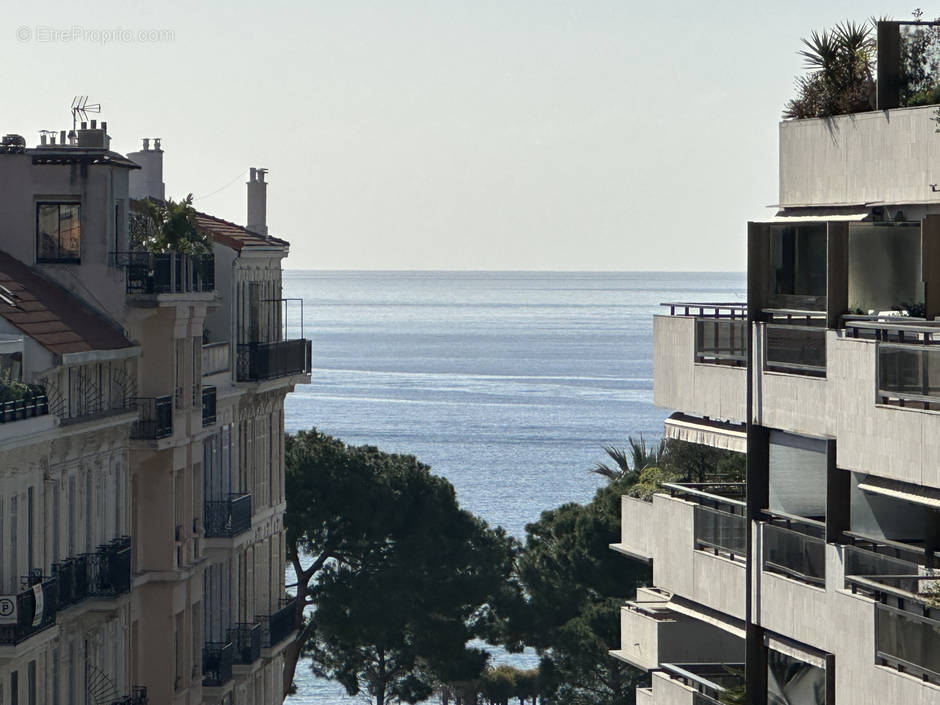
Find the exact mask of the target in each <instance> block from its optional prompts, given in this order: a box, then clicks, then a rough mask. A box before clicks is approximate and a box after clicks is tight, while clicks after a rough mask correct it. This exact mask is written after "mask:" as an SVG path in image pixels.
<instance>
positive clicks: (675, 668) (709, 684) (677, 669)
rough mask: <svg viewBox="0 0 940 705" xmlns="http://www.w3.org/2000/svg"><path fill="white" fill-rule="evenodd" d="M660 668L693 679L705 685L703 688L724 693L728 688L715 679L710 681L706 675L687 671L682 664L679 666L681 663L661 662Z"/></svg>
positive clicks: (694, 681)
mask: <svg viewBox="0 0 940 705" xmlns="http://www.w3.org/2000/svg"><path fill="white" fill-rule="evenodd" d="M660 668H662V670H664V671H666V672H667V673H672V674H675V675H677V676H679V677H680V678H684V679H687V680H690V681H692V682H693V683H696V684H698V685H700V686H701V687H703V688H707V689H709V690H713V691H715V692H717V693H723V692H725V690H727V689H726V688H724V687H723V686H720V685H718V684H717V683H715V682H713V681H710V680H708V679H707V678H704V677H702V676H700V675H698V674H695V673H692V672H691V671H687V670H685V669H684V668H682V667H681V666H679V665H677V664H674V663H663V664H660Z"/></svg>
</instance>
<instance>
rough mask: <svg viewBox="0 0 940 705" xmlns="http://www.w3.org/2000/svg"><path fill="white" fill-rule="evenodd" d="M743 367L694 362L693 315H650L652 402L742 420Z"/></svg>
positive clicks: (744, 392)
mask: <svg viewBox="0 0 940 705" xmlns="http://www.w3.org/2000/svg"><path fill="white" fill-rule="evenodd" d="M746 392H747V373H746V371H745V369H744V368H743V367H730V366H728V365H711V364H699V363H696V362H695V318H694V317H693V316H654V317H653V402H654V403H655V404H656V406H659V407H662V408H664V409H675V410H677V411H683V412H685V413H687V414H692V415H695V416H707V417H709V418H712V419H717V420H724V421H744V419H745V418H747V407H746Z"/></svg>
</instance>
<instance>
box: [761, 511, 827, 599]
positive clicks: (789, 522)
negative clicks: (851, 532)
mask: <svg viewBox="0 0 940 705" xmlns="http://www.w3.org/2000/svg"><path fill="white" fill-rule="evenodd" d="M764 514H765V515H766V516H767V518H768V521H767V522H765V523H764V524H763V537H762V544H763V547H764V553H763V569H764V570H765V571H767V572H769V573H776V574H777V575H782V576H784V577H787V578H792V579H794V580H799V581H801V582H804V583H808V584H809V585H815V586H816V587H825V586H826V538H825V535H826V525H825V523H824V522H821V521H815V520H813V519H807V518H805V517H798V516H792V515H789V514H784V513H782V512H769V511H767V510H765V511H764Z"/></svg>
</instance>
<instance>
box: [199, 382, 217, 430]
mask: <svg viewBox="0 0 940 705" xmlns="http://www.w3.org/2000/svg"><path fill="white" fill-rule="evenodd" d="M215 399H216V388H215V387H214V386H212V385H207V386H204V387H203V388H202V425H203V426H211V425H212V424H214V423H215V419H216V416H215Z"/></svg>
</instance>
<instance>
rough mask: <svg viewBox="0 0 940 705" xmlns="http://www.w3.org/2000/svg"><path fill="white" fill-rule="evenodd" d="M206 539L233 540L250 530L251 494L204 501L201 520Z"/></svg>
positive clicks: (232, 495)
mask: <svg viewBox="0 0 940 705" xmlns="http://www.w3.org/2000/svg"><path fill="white" fill-rule="evenodd" d="M203 522H204V527H205V536H206V538H207V539H218V538H233V537H235V536H238V535H239V534H242V533H244V532H246V531H248V529H250V528H251V494H231V495H229V497H228V499H225V500H222V501H208V500H207V501H206V503H205V516H204V518H203Z"/></svg>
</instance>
